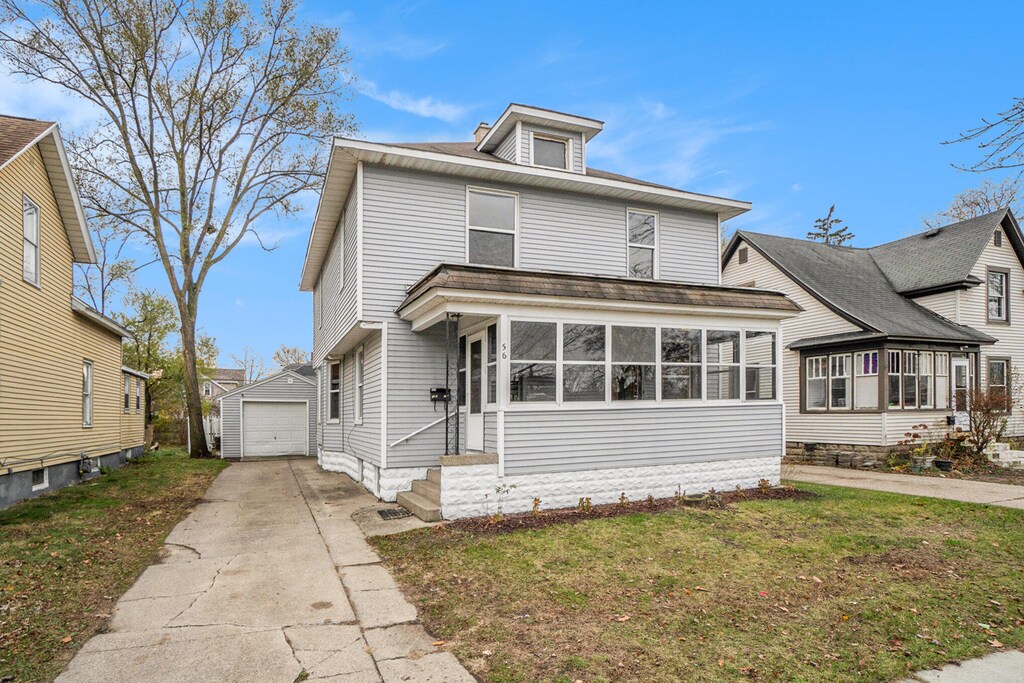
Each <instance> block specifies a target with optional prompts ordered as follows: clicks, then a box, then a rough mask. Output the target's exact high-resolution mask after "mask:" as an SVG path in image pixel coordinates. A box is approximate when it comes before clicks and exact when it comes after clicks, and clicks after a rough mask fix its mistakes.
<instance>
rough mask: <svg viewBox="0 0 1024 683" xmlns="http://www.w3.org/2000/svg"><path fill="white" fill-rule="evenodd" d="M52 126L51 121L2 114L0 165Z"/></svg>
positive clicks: (0, 121) (0, 125)
mask: <svg viewBox="0 0 1024 683" xmlns="http://www.w3.org/2000/svg"><path fill="white" fill-rule="evenodd" d="M52 127H53V123H52V122H50V121H37V120H36V119H23V118H21V117H19V116H3V115H0V166H3V165H4V164H6V163H7V162H8V161H10V160H11V158H12V157H14V155H16V154H17V153H18V152H20V151H21V150H23V149H25V148H26V147H28V146H29V145H30V144H32V141H33V140H35V139H36V138H38V137H39V136H40V135H42V134H43V133H45V132H46V131H47V130H49V129H50V128H52Z"/></svg>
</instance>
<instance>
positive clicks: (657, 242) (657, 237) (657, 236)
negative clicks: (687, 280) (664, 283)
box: [625, 206, 661, 280]
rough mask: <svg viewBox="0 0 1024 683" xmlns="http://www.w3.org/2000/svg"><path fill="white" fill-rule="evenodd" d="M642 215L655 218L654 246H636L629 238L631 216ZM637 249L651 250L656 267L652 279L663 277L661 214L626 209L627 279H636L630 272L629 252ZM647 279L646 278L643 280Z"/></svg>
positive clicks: (646, 210) (632, 208) (628, 207)
mask: <svg viewBox="0 0 1024 683" xmlns="http://www.w3.org/2000/svg"><path fill="white" fill-rule="evenodd" d="M631 213H640V214H645V215H647V216H654V245H653V246H652V245H650V244H634V243H633V242H632V241H631V240H630V238H629V214H631ZM634 247H635V248H637V249H650V250H651V252H653V256H652V258H651V260H652V261H653V265H654V275H653V276H652V277H651V279H652V280H657V279H658V278H659V277H661V268H659V266H658V261H659V259H658V255H659V254H660V253H661V212H660V211H651V210H649V209H638V208H636V207H630V206H627V207H626V271H625V272H626V277H636V276H635V275H632V274H631V273H630V272H629V252H630V250H631V249H633V248H634ZM643 279H646V278H643Z"/></svg>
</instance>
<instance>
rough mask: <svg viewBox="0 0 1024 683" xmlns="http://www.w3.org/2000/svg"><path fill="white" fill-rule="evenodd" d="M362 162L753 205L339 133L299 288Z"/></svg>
mask: <svg viewBox="0 0 1024 683" xmlns="http://www.w3.org/2000/svg"><path fill="white" fill-rule="evenodd" d="M361 163H368V164H374V165H380V166H386V167H390V168H397V169H403V170H409V171H420V172H424V173H433V174H440V175H447V176H454V177H460V178H467V179H473V180H484V181H490V182H504V183H513V184H516V185H521V186H529V187H539V188H544V189H551V190H558V191H562V192H573V193H578V194H588V195H595V196H600V197H604V198H607V199H618V200H621V201H623V202H635V203H647V204H653V205H657V206H667V207H674V208H680V209H690V210H694V211H704V212H708V213H714V214H717V215H718V217H719V219H720V220H727V219H729V218H733V217H735V216H739V215H740V214H743V213H746V212H747V211H749V210H750V206H751V205H750V202H744V201H739V200H736V199H725V198H721V197H712V196H710V195H702V194H697V193H695V192H686V191H685V190H674V189H671V188H665V187H655V186H651V185H642V184H638V183H630V182H626V181H623V180H615V179H610V178H598V177H594V176H587V175H583V174H580V173H566V172H565V171H560V170H552V169H546V168H540V167H535V166H520V165H517V164H509V163H507V162H504V161H500V160H497V159H495V160H494V161H491V160H488V159H473V158H468V157H456V156H452V155H450V154H442V153H438V152H427V151H421V150H414V149H406V148H401V147H392V146H389V145H383V144H378V143H374V142H365V141H362V140H350V139H347V138H335V139H334V143H333V148H332V150H331V157H330V161H329V162H328V166H327V177H326V178H325V180H324V186H323V189H322V191H321V193H320V203H319V204H318V206H317V210H316V217H315V218H314V219H313V229H312V231H311V232H310V235H309V244H308V245H307V247H306V258H305V261H304V262H303V265H302V276H301V279H300V281H299V289H300V290H301V291H304V292H310V291H313V288H314V286H315V285H316V280H317V277H318V276H319V274H320V269H321V267H322V266H323V263H324V260H325V258H326V256H327V250H328V248H329V247H330V244H331V239H332V238H333V236H334V231H335V230H336V229H337V226H338V222H339V221H340V220H341V215H342V212H343V211H344V208H345V204H346V203H347V202H348V196H349V193H350V192H351V190H352V187H353V181H355V180H356V176H357V173H358V172H359V171H358V169H359V166H360V164H361Z"/></svg>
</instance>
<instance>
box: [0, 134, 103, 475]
mask: <svg viewBox="0 0 1024 683" xmlns="http://www.w3.org/2000/svg"><path fill="white" fill-rule="evenodd" d="M22 193H24V194H26V195H27V196H28V197H29V198H30V199H32V201H34V202H35V203H36V204H37V205H39V208H40V211H41V221H40V223H41V225H40V232H41V254H40V273H41V278H40V282H41V288H37V287H35V286H34V285H31V284H29V283H27V282H25V281H24V279H23V278H22V219H21V216H22V209H21V207H22V200H21V198H22ZM71 294H72V256H71V247H70V245H69V243H68V239H67V234H66V233H65V231H64V227H63V224H62V222H61V219H60V214H59V213H58V211H57V205H56V202H55V200H54V197H53V191H52V189H51V187H50V183H49V179H48V177H47V175H46V170H45V168H44V166H43V162H42V158H41V156H40V154H39V150H38V149H37V148H33V149H30V150H28V151H27V152H26V153H24V154H22V156H21V157H19V158H18V159H16V160H15V161H14V162H12V163H11V164H10V165H8V166H7V167H6V168H4V169H3V170H2V171H0V462H3V461H4V460H8V461H9V460H10V459H14V458H35V457H46V456H51V455H66V458H63V459H66V460H74V459H77V458H78V457H79V453H82V452H84V453H86V454H87V455H88V456H89V457H94V456H99V455H105V454H108V453H114V452H117V451H118V450H119V449H120V435H121V390H122V386H123V385H122V379H121V340H120V338H119V337H118V336H117V335H115V334H113V333H111V332H109V331H108V330H105V329H103V328H100V327H98V326H97V325H96V324H95V323H93V322H90V321H88V320H86V319H85V318H83V317H82V316H80V315H78V314H76V313H74V312H73V311H72V310H71ZM86 359H88V360H91V361H92V363H93V426H92V427H91V428H87V427H83V425H82V362H83V360H86ZM60 461H61V460H52V461H50V463H51V464H55V463H57V462H60ZM31 468H33V465H25V466H20V467H15V469H16V470H17V469H31Z"/></svg>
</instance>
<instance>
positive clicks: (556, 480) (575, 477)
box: [441, 457, 782, 519]
mask: <svg viewBox="0 0 1024 683" xmlns="http://www.w3.org/2000/svg"><path fill="white" fill-rule="evenodd" d="M781 461H782V459H781V458H778V457H774V458H747V459H735V460H716V461H711V462H694V463H681V464H676V465H657V466H650V467H617V468H613V469H602V470H583V471H575V472H554V473H543V474H524V475H506V476H504V477H500V476H498V465H497V464H496V463H495V464H469V465H448V464H444V463H442V465H441V514H442V516H443V517H444V518H445V519H459V518H462V517H479V516H482V515H493V514H496V513H498V512H499V511H500V512H501V513H503V514H511V513H514V512H525V511H528V510H530V509H532V508H533V499H534V498H540V508H541V509H552V508H565V507H574V506H576V505H577V504H578V503H579V499H580V498H586V497H589V498H590V500H591V503H593V504H594V505H599V504H602V503H613V502H617V501H618V500H619V497H620V496H621V495H622V494H623V493H625V494H626V497H627V498H629V499H630V500H640V499H644V498H647V497H648V496H653V497H654V498H668V497H671V496H673V495H676V494H677V493H683V494H693V493H703V492H704V491H707V490H709V489H712V488H714V489H716V490H718V491H727V490H732V489H735V488H736V487H737V486H739V487H741V488H752V487H754V486H757V485H758V482H759V481H760V480H762V479H767V480H768V481H769V482H771V483H772V484H773V485H775V484H778V483H779V473H780V466H781ZM513 485H514V486H515V488H511V487H512V486H513ZM496 489H500V490H501V491H502V493H499V492H496Z"/></svg>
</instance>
